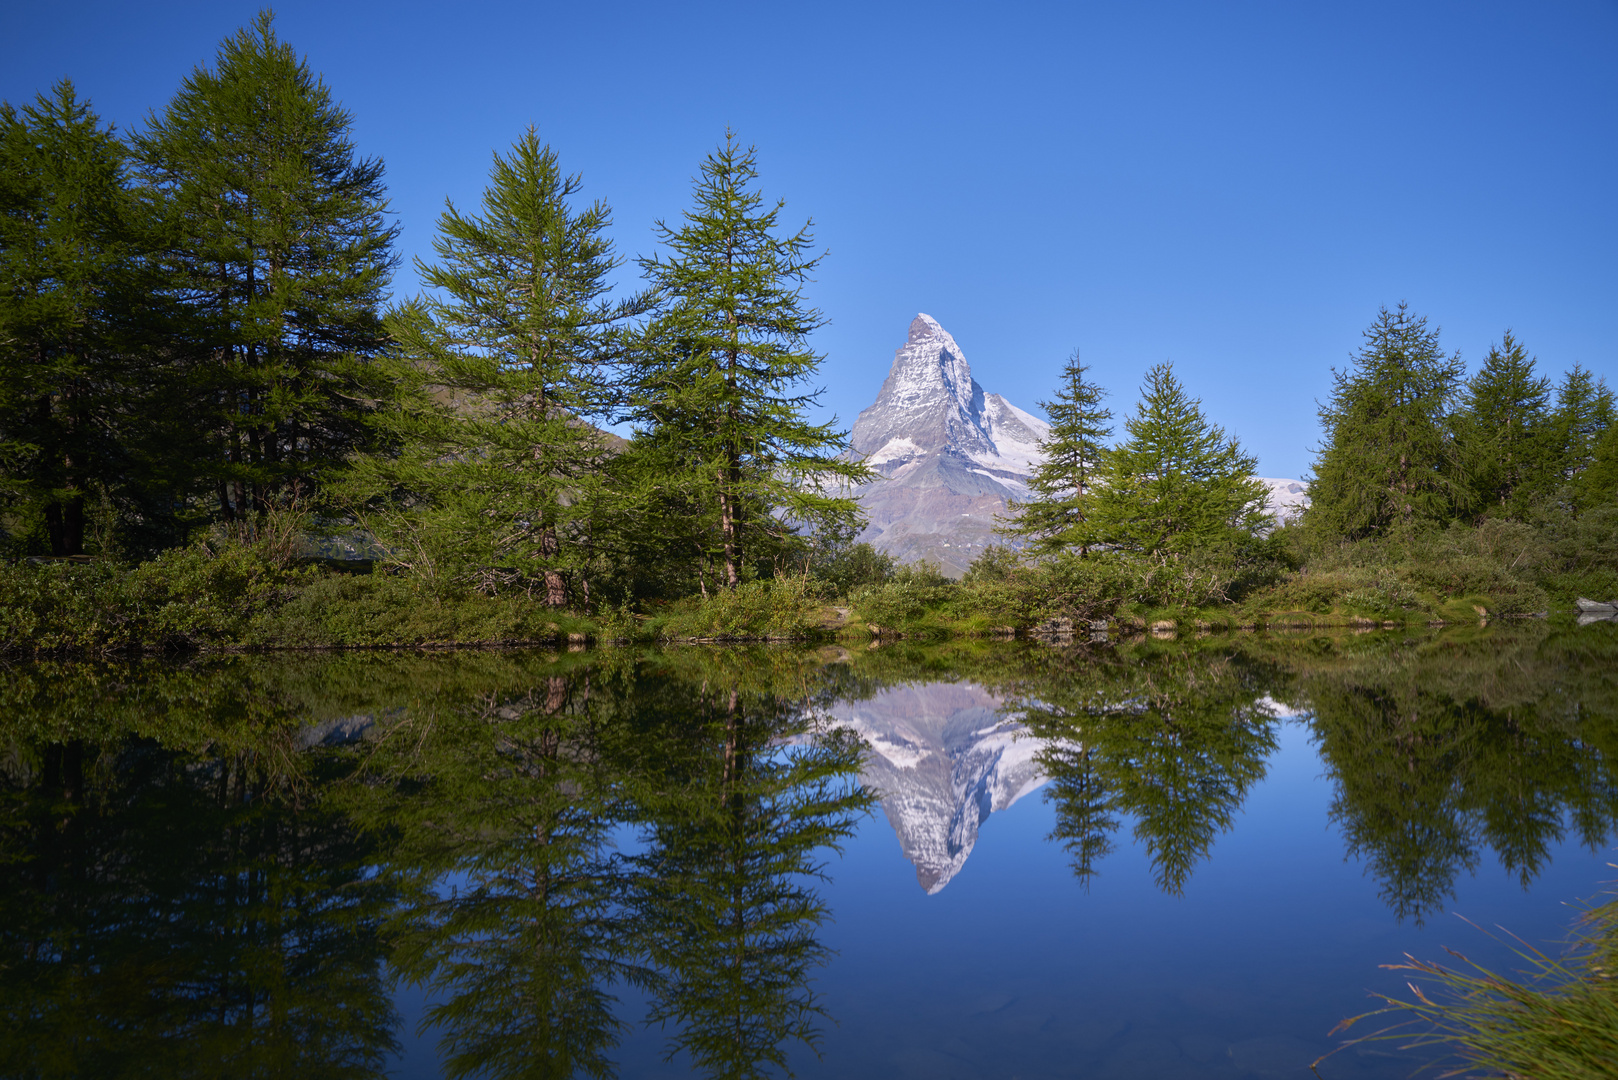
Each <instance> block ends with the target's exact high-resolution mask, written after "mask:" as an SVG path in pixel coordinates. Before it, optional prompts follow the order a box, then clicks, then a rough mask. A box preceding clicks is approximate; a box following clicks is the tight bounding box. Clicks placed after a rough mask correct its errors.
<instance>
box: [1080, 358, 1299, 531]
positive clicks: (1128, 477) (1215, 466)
mask: <svg viewBox="0 0 1618 1080" xmlns="http://www.w3.org/2000/svg"><path fill="white" fill-rule="evenodd" d="M1201 405H1202V403H1201V401H1200V400H1198V399H1196V398H1193V397H1191V395H1189V394H1188V393H1186V391H1185V388H1184V387H1183V386H1182V385H1181V384H1180V381H1179V380H1178V379H1176V378H1175V377H1174V369H1173V366H1172V365H1170V364H1166V363H1165V364H1159V365H1157V366H1156V367H1154V368H1152V369H1151V371H1149V372H1147V374H1146V382H1145V383H1144V384H1143V385H1142V387H1141V400H1140V403H1139V404H1138V405H1137V406H1136V409H1135V415H1133V416H1131V417H1129V418H1128V419H1127V420H1125V421H1124V428H1125V430H1126V431H1127V432H1128V437H1127V438H1125V439H1124V441H1123V442H1122V443H1120V444H1119V445H1118V446H1117V447H1115V448H1114V449H1112V450H1109V451H1108V452H1107V453H1106V455H1105V457H1104V459H1103V468H1102V471H1101V475H1100V478H1099V483H1098V485H1097V487H1096V489H1095V492H1094V495H1093V501H1094V506H1093V509H1091V511H1090V513H1089V521H1088V523H1087V524H1086V526H1085V532H1086V533H1087V534H1088V535H1089V536H1090V537H1091V538H1092V539H1093V540H1094V541H1096V542H1101V543H1106V544H1110V545H1113V546H1115V547H1117V548H1120V549H1122V550H1124V551H1126V552H1132V553H1136V554H1140V555H1144V556H1147V557H1150V558H1164V557H1173V556H1179V555H1184V554H1188V553H1191V552H1193V551H1198V550H1211V551H1223V550H1227V549H1229V548H1231V547H1233V546H1234V545H1236V544H1239V543H1241V542H1243V541H1244V540H1247V539H1250V538H1251V537H1252V536H1253V534H1254V533H1256V532H1258V531H1259V530H1261V529H1263V528H1264V527H1265V526H1266V525H1267V524H1269V523H1270V517H1269V514H1268V513H1267V512H1266V511H1265V508H1264V507H1265V501H1266V495H1267V493H1266V492H1265V490H1264V486H1263V485H1262V484H1259V483H1258V482H1257V481H1255V480H1254V479H1253V478H1252V477H1253V472H1254V470H1255V469H1256V468H1257V467H1258V461H1257V459H1256V458H1254V457H1253V455H1251V454H1248V453H1246V452H1245V451H1243V450H1242V448H1241V444H1240V443H1239V442H1237V440H1236V439H1235V438H1232V437H1227V436H1226V435H1225V432H1224V429H1223V428H1220V427H1219V426H1217V425H1215V424H1210V423H1209V422H1208V420H1207V418H1206V417H1205V416H1203V414H1202V408H1201Z"/></svg>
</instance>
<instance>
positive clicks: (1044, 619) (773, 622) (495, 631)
mask: <svg viewBox="0 0 1618 1080" xmlns="http://www.w3.org/2000/svg"><path fill="white" fill-rule="evenodd" d="M1467 584H1469V583H1462V585H1461V589H1465V591H1461V589H1457V591H1456V593H1455V594H1446V593H1445V592H1443V591H1442V590H1440V589H1436V588H1428V589H1420V590H1418V589H1416V588H1412V587H1408V586H1406V585H1403V584H1402V583H1401V582H1400V580H1399V579H1398V578H1397V577H1396V576H1390V578H1389V580H1388V582H1387V583H1386V584H1385V587H1384V588H1383V591H1382V592H1381V593H1376V592H1368V591H1367V590H1363V589H1362V590H1358V591H1355V590H1353V589H1344V588H1342V587H1341V585H1340V584H1339V585H1337V586H1332V585H1331V584H1330V583H1329V582H1328V583H1320V582H1318V581H1310V580H1309V579H1308V577H1307V576H1306V575H1293V576H1292V577H1291V578H1290V579H1289V580H1285V581H1282V582H1280V583H1279V584H1277V585H1276V586H1274V587H1272V588H1268V589H1261V590H1257V591H1255V592H1254V593H1252V594H1251V595H1249V596H1247V597H1245V598H1244V599H1243V600H1242V601H1241V602H1228V603H1221V604H1200V605H1184V606H1166V605H1161V604H1148V603H1142V602H1139V601H1131V600H1129V599H1128V598H1127V589H1126V588H1123V587H1120V586H1119V585H1118V583H1117V582H1116V581H1107V580H1102V581H1101V582H1100V583H1099V584H1097V583H1096V582H1094V581H1087V580H1080V581H1077V582H1075V581H1073V580H1070V579H1067V580H1064V579H1063V578H1062V577H1061V576H1060V575H1058V574H1055V573H1053V572H1051V571H1049V570H1041V569H1039V568H1035V569H1034V570H1032V571H1022V570H1019V571H1015V572H1011V573H1007V574H1004V575H1002V576H1000V577H980V578H978V579H977V580H971V579H968V580H967V581H951V580H948V579H946V578H943V577H942V576H941V575H937V574H936V573H932V572H930V571H928V570H927V568H925V567H923V568H920V569H915V568H903V569H901V570H900V571H899V572H898V573H896V574H894V575H892V576H891V577H890V578H889V579H888V580H885V581H882V582H879V583H872V584H865V585H858V586H855V587H852V588H846V589H843V590H842V591H841V592H839V590H838V589H836V588H835V587H832V586H830V585H828V583H826V582H824V581H821V580H817V579H815V578H813V577H810V576H798V577H782V578H775V579H764V580H758V581H750V582H745V583H743V584H742V585H740V586H738V587H736V588H735V589H730V590H723V591H719V592H717V593H715V594H712V595H709V596H706V597H689V598H686V599H684V600H675V601H658V600H651V601H646V602H643V603H641V604H639V605H630V604H627V603H625V604H622V605H620V606H619V607H617V608H612V607H606V606H603V607H601V608H599V609H597V610H595V611H593V612H576V611H575V612H569V611H565V610H558V609H556V608H554V607H550V606H547V605H546V604H545V603H543V602H542V601H541V600H539V599H536V598H535V597H533V596H531V595H529V594H527V593H525V592H522V591H513V592H506V593H502V594H499V595H493V596H491V595H487V594H485V593H482V592H478V591H476V590H473V589H467V588H457V587H454V586H453V585H449V586H446V585H443V584H441V583H434V582H424V581H422V580H420V579H417V578H412V577H408V576H404V575H395V574H389V573H383V572H372V567H371V566H370V565H369V564H354V565H349V566H343V565H335V566H334V565H333V564H330V563H320V562H314V563H305V564H298V563H289V562H285V561H282V562H277V561H276V560H274V559H270V558H266V557H264V555H263V554H262V553H261V552H259V551H257V550H255V549H253V548H252V547H249V546H245V545H238V544H216V545H212V546H210V545H207V544H197V545H193V546H192V547H188V548H184V549H180V550H176V551H171V552H167V553H165V554H163V555H161V556H159V557H158V558H156V559H153V560H151V561H148V562H143V563H139V564H137V565H134V566H125V565H121V564H118V563H113V562H110V561H99V562H92V563H72V562H60V563H27V562H23V563H17V564H13V565H11V566H7V567H3V568H0V653H4V654H6V655H11V656H48V655H49V656H97V655H130V654H142V653H154V654H157V653H183V652H221V651H223V652H232V651H259V650H275V649H355V648H426V647H456V646H461V647H465V646H474V645H476V646H494V645H499V646H518V645H554V644H564V645H566V644H572V645H575V646H577V645H581V644H584V643H625V642H651V641H707V642H725V641H730V642H738V641H843V642H851V643H853V642H865V641H869V640H873V639H884V640H893V639H899V638H907V639H924V640H943V639H951V638H967V639H972V638H1007V637H1015V636H1028V635H1039V634H1068V633H1078V634H1089V633H1092V632H1097V631H1103V630H1104V631H1105V632H1108V633H1111V634H1114V635H1120V634H1121V635H1128V634H1159V635H1161V634H1196V633H1216V632H1227V631H1252V630H1265V629H1287V630H1298V629H1328V628H1333V627H1341V628H1352V629H1360V630H1363V629H1370V628H1395V627H1399V628H1403V627H1411V626H1439V625H1455V624H1476V623H1478V622H1480V621H1489V620H1494V619H1519V618H1532V617H1535V616H1545V615H1549V616H1550V617H1552V618H1562V617H1565V616H1569V615H1571V613H1572V610H1573V608H1572V605H1571V602H1570V601H1569V600H1563V599H1561V598H1558V599H1557V600H1555V601H1552V600H1548V599H1546V596H1545V593H1543V592H1535V593H1534V594H1532V596H1531V597H1530V599H1531V601H1532V602H1533V603H1534V604H1536V605H1537V604H1544V605H1545V607H1544V609H1543V610H1539V611H1527V610H1523V609H1524V607H1525V606H1526V605H1524V604H1523V603H1522V602H1521V601H1522V597H1521V595H1520V594H1516V593H1513V594H1508V595H1501V594H1498V593H1491V592H1488V591H1485V590H1483V589H1479V588H1472V589H1466V585H1467ZM1573 584H1574V586H1575V587H1576V586H1577V585H1578V584H1580V582H1577V581H1575V582H1574V583H1573ZM1602 584H1604V582H1603V581H1601V580H1596V581H1595V582H1593V583H1592V586H1591V587H1592V588H1599V587H1600V586H1601V585H1602ZM1334 588H1335V591H1333V590H1334Z"/></svg>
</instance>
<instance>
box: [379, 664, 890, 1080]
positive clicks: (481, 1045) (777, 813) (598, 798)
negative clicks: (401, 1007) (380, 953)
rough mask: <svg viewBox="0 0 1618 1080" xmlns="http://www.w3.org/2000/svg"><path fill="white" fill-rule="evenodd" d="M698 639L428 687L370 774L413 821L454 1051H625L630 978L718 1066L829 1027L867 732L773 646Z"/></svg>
mask: <svg viewBox="0 0 1618 1080" xmlns="http://www.w3.org/2000/svg"><path fill="white" fill-rule="evenodd" d="M684 660H685V661H686V663H683V664H669V663H659V664H656V665H655V666H645V665H639V664H636V663H633V662H631V663H628V664H622V665H619V666H618V667H617V670H613V671H598V672H591V671H589V670H583V671H579V672H575V673H573V674H571V675H556V676H552V677H550V678H548V679H546V680H545V682H544V683H543V684H541V685H539V686H537V687H535V688H533V689H531V690H529V691H527V692H525V693H522V694H519V695H514V696H513V695H509V694H508V695H505V696H500V695H493V696H489V697H486V698H484V699H483V700H482V701H480V702H479V703H477V705H476V707H475V708H472V709H467V708H465V707H461V708H459V709H449V710H446V709H441V708H439V709H429V708H421V707H418V708H417V709H415V710H412V711H411V713H410V714H409V715H408V716H406V717H404V718H401V720H400V721H399V723H398V724H397V725H396V726H395V727H394V729H393V730H391V731H390V732H389V734H388V737H387V738H386V739H385V740H383V741H381V742H380V744H379V747H378V749H376V750H375V751H374V752H373V753H372V754H371V755H370V756H369V758H368V759H367V762H366V766H365V769H366V772H367V774H368V775H369V776H370V777H372V778H373V782H371V783H367V784H359V785H354V786H352V787H351V791H352V792H353V793H354V795H355V798H356V803H355V808H356V809H355V813H356V817H357V819H359V820H361V821H363V822H365V823H367V825H368V826H369V827H371V828H373V829H376V830H377V831H379V832H381V831H391V832H393V833H396V834H397V836H398V840H397V842H396V843H395V844H393V845H392V846H391V848H390V856H389V860H388V862H387V864H386V870H387V875H388V876H389V878H390V879H391V880H393V881H395V882H396V883H397V886H398V888H399V889H400V892H401V894H402V895H403V896H404V897H405V898H406V903H404V904H403V905H402V906H401V907H400V909H399V912H398V914H397V916H396V919H395V935H396V938H395V939H396V941H397V942H398V948H397V950H396V952H395V955H394V963H395V966H396V967H397V968H398V970H399V971H400V972H401V973H403V974H404V975H405V976H406V977H408V978H410V979H412V980H415V981H417V982H421V983H423V984H425V985H426V986H428V987H429V988H430V989H431V990H432V991H433V995H434V997H435V999H436V1000H437V1001H438V1004H436V1005H435V1006H434V1007H433V1008H432V1009H431V1010H430V1013H429V1016H428V1022H429V1023H430V1024H431V1025H432V1026H434V1027H436V1028H438V1029H439V1030H440V1032H441V1033H442V1042H441V1049H442V1050H443V1052H444V1062H445V1068H446V1071H447V1072H448V1073H449V1074H450V1075H452V1076H470V1075H479V1076H497V1077H517V1076H523V1077H530V1076H531V1077H551V1076H558V1077H560V1076H573V1075H585V1076H608V1075H612V1072H613V1064H612V1061H611V1058H610V1053H611V1051H612V1048H613V1047H614V1046H615V1045H616V1044H617V1042H618V1040H619V1038H620V1036H621V1034H622V1033H623V1031H624V1030H625V1024H624V1021H623V1020H622V1019H621V1018H620V1016H619V1015H618V1008H617V1006H618V1000H617V996H616V993H615V988H616V987H618V986H621V985H628V986H633V987H636V988H638V989H640V990H642V991H644V992H645V993H646V995H647V996H648V997H649V1000H650V1016H649V1022H651V1023H655V1024H658V1025H661V1026H663V1027H664V1028H665V1029H666V1030H668V1031H669V1033H670V1037H669V1054H670V1056H671V1057H673V1056H675V1055H677V1054H680V1053H684V1054H685V1055H686V1056H688V1057H689V1059H690V1060H691V1063H692V1064H693V1065H694V1066H695V1067H696V1068H697V1069H698V1070H699V1071H700V1072H702V1073H704V1074H707V1075H712V1076H725V1077H744V1076H756V1075H762V1074H764V1073H766V1072H767V1071H769V1070H770V1069H771V1068H772V1067H784V1065H785V1061H786V1055H787V1052H788V1047H789V1045H790V1044H791V1043H794V1042H802V1043H808V1044H810V1045H813V1044H814V1042H815V1040H816V1037H817V1029H816V1027H815V1020H816V1019H817V1018H818V1017H819V1016H820V1014H821V1010H820V1006H819V1004H818V1002H817V1000H816V998H815V996H814V994H813V993H812V991H811V989H810V986H809V976H810V974H811V971H812V969H813V968H814V967H815V966H816V965H818V964H820V963H823V962H824V961H825V959H826V955H827V953H826V949H825V947H824V946H823V945H822V944H821V943H820V941H819V938H818V936H817V931H818V928H819V925H820V923H821V921H822V920H823V919H824V918H825V915H826V909H825V905H824V903H823V902H822V901H821V899H820V898H819V896H818V894H817V893H816V891H815V890H814V888H813V884H814V881H815V879H816V878H817V877H819V876H820V875H821V874H822V866H823V862H824V859H825V857H826V854H827V853H828V852H830V851H831V850H834V849H835V848H836V847H837V845H838V844H839V842H840V841H841V840H842V839H843V838H845V837H847V836H848V835H849V834H850V833H851V832H852V831H853V828H854V826H855V824H856V822H857V820H858V818H859V817H860V816H861V815H862V814H863V813H864V812H865V811H866V810H867V808H868V806H869V802H870V800H869V797H868V796H867V795H866V794H865V793H864V792H863V791H861V790H860V788H859V787H858V785H857V782H856V780H855V774H856V772H857V770H858V767H859V753H860V748H859V746H858V744H857V743H856V742H855V741H853V740H852V739H850V738H849V737H848V736H846V734H844V733H841V732H836V731H833V732H829V733H828V732H818V731H814V730H811V728H810V722H809V721H810V713H809V711H808V710H807V709H806V708H805V701H804V700H803V697H802V694H801V692H800V691H801V687H797V686H783V685H781V684H780V683H779V681H778V680H772V679H771V678H770V677H769V676H770V673H771V665H770V664H769V663H762V664H734V663H726V662H725V661H726V657H725V656H724V655H723V654H705V653H693V654H691V655H689V656H687V657H685V658H684ZM791 669H792V670H793V671H796V670H797V665H796V664H793V665H791ZM793 695H796V696H793ZM625 837H635V841H634V842H633V843H631V844H630V845H629V846H628V849H627V850H623V851H620V850H618V849H617V848H616V847H615V846H614V841H615V840H618V839H622V838H625Z"/></svg>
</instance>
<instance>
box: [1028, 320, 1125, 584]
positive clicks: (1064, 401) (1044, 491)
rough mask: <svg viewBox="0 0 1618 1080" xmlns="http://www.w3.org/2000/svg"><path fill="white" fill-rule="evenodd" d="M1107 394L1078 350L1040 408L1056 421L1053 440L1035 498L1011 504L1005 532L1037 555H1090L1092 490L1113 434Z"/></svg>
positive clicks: (1032, 482) (1036, 478)
mask: <svg viewBox="0 0 1618 1080" xmlns="http://www.w3.org/2000/svg"><path fill="white" fill-rule="evenodd" d="M1106 396H1107V392H1106V390H1104V389H1102V388H1101V387H1100V386H1097V385H1096V384H1095V383H1093V382H1091V381H1090V380H1089V379H1087V378H1086V377H1085V368H1084V363H1083V361H1082V360H1080V359H1079V351H1078V350H1077V349H1075V350H1073V355H1072V356H1070V357H1068V361H1067V364H1066V365H1065V366H1064V367H1063V369H1062V386H1061V388H1060V389H1059V390H1058V391H1057V393H1056V397H1055V399H1054V400H1052V401H1042V402H1040V403H1039V405H1040V408H1042V409H1044V410H1045V412H1046V414H1047V415H1048V416H1049V417H1050V418H1051V433H1050V437H1049V438H1047V439H1045V440H1043V441H1042V442H1041V443H1040V447H1039V448H1040V452H1041V453H1042V454H1043V455H1044V456H1043V458H1042V459H1041V461H1040V463H1039V465H1038V466H1037V467H1035V469H1034V473H1033V475H1032V476H1031V477H1029V479H1028V486H1029V488H1030V489H1031V490H1032V491H1033V493H1034V498H1032V499H1029V500H1028V501H1026V502H1017V503H1013V504H1012V505H1011V510H1012V513H1013V515H1014V516H1013V517H1012V519H1011V520H1010V522H1008V527H1007V529H1006V531H1007V532H1009V533H1010V534H1011V535H1013V536H1021V537H1025V538H1027V539H1028V540H1029V541H1030V542H1031V544H1032V546H1033V548H1034V550H1035V551H1041V552H1053V551H1061V550H1063V549H1065V548H1069V547H1077V548H1078V549H1079V554H1080V556H1081V557H1082V556H1084V555H1086V554H1088V553H1089V547H1090V543H1091V537H1090V530H1089V523H1090V516H1091V503H1092V501H1093V492H1092V487H1093V485H1094V483H1095V477H1096V473H1097V472H1098V470H1099V469H1100V468H1101V463H1102V456H1103V454H1105V452H1106V445H1105V442H1104V440H1105V439H1107V438H1110V437H1111V435H1112V424H1111V420H1112V411H1111V410H1110V409H1108V408H1107V407H1106V406H1104V405H1102V404H1101V402H1102V400H1103V399H1104V398H1105V397H1106Z"/></svg>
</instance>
